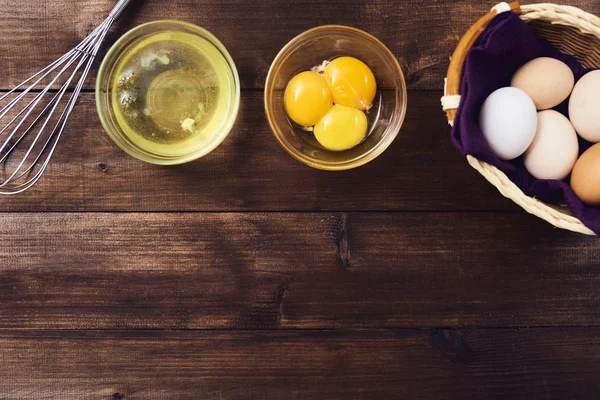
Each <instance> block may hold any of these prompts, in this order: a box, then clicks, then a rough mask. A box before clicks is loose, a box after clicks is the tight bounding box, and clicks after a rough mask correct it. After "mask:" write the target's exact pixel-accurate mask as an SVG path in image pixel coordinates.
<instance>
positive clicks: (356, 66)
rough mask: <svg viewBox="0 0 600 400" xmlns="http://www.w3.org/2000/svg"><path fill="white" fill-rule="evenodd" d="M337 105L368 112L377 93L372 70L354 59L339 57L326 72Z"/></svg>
mask: <svg viewBox="0 0 600 400" xmlns="http://www.w3.org/2000/svg"><path fill="white" fill-rule="evenodd" d="M324 75H325V79H326V80H327V83H328V84H329V87H330V89H331V92H332V94H333V101H334V102H335V104H339V105H342V106H348V107H355V108H358V109H360V110H368V109H369V108H370V107H371V104H373V99H375V93H376V92H377V82H376V81H375V75H373V72H372V71H371V69H370V68H369V67H368V66H367V65H366V64H365V63H364V62H362V61H360V60H358V59H356V58H354V57H339V58H336V59H335V60H333V61H332V62H330V63H329V64H328V65H327V67H325V71H324Z"/></svg>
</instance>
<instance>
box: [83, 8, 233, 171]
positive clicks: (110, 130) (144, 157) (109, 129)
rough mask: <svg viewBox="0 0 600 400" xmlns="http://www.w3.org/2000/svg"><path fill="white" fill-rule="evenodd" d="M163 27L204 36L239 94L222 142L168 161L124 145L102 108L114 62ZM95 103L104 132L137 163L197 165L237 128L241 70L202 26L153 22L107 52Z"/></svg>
mask: <svg viewBox="0 0 600 400" xmlns="http://www.w3.org/2000/svg"><path fill="white" fill-rule="evenodd" d="M163 25H171V26H179V27H183V28H188V29H190V30H191V31H193V33H195V34H197V35H200V36H202V37H203V38H204V39H205V40H207V41H208V42H209V43H210V44H212V45H213V46H215V48H216V49H217V50H218V51H219V52H220V53H221V54H222V56H223V57H224V58H225V61H226V62H227V64H228V66H229V68H230V70H231V74H232V75H233V84H234V86H235V88H234V89H235V93H234V96H233V98H232V99H231V101H232V109H231V111H230V117H229V120H228V121H227V123H226V124H225V125H223V126H222V129H221V131H220V132H222V134H221V136H220V137H219V138H218V140H215V141H214V142H213V143H212V144H211V145H210V146H207V147H205V148H203V149H202V150H201V151H192V152H190V153H187V154H185V155H182V156H176V157H164V158H163V157H162V156H159V155H156V154H152V153H150V152H147V151H145V150H142V149H141V148H140V147H139V146H135V145H133V144H131V143H129V142H124V141H123V139H122V138H121V137H119V136H120V135H118V134H117V133H116V132H115V131H114V130H115V127H114V126H113V125H114V124H113V123H111V122H110V121H109V119H110V118H109V114H110V112H109V110H108V109H106V110H105V109H104V107H103V106H102V101H103V99H102V94H101V93H102V92H103V91H105V89H106V88H105V87H104V85H103V84H102V83H103V81H104V79H102V78H103V77H104V75H105V74H108V72H109V69H111V68H110V67H112V66H114V62H115V61H116V60H117V58H116V56H117V54H118V53H120V52H121V51H123V49H124V48H125V45H126V44H127V42H128V41H130V40H131V39H132V37H133V36H135V34H136V33H137V32H139V31H141V30H144V29H146V28H148V27H151V26H159V27H160V26H163ZM165 30H166V29H160V28H159V29H158V30H156V31H155V32H152V34H156V33H158V32H161V31H165ZM95 101H96V110H97V113H98V117H99V118H100V122H101V124H102V127H103V128H104V131H105V132H106V134H107V135H108V136H109V137H110V138H111V140H112V141H113V142H114V143H115V145H117V147H119V148H120V149H121V150H123V151H124V152H126V153H127V154H129V155H130V156H132V157H135V158H136V159H138V160H140V161H143V162H147V163H150V164H156V165H179V164H185V163H188V162H191V161H194V160H197V159H199V158H202V157H204V156H206V155H207V154H209V153H211V152H212V151H213V150H215V149H216V148H217V147H219V146H220V145H221V143H223V141H224V140H225V139H226V138H227V137H228V136H229V134H230V133H231V130H232V129H233V126H234V125H235V122H236V120H237V117H238V114H239V110H240V101H241V84H240V78H239V73H238V70H237V66H236V64H235V61H234V60H233V57H232V56H231V54H230V53H229V51H228V50H227V48H226V47H225V45H224V44H223V43H222V42H221V41H220V40H219V39H218V38H217V37H216V36H215V35H214V34H213V33H211V32H210V31H208V30H207V29H205V28H203V27H201V26H198V25H196V24H193V23H191V22H187V21H181V20H175V19H161V20H155V21H149V22H146V23H143V24H140V25H138V26H135V27H133V28H131V29H130V30H128V31H127V32H125V33H124V34H123V35H122V36H121V37H120V38H119V39H117V40H116V41H115V43H114V44H113V45H112V46H111V47H110V49H109V50H108V51H107V53H106V55H105V56H104V58H103V60H102V62H101V64H100V67H99V69H98V74H97V76H96V88H95Z"/></svg>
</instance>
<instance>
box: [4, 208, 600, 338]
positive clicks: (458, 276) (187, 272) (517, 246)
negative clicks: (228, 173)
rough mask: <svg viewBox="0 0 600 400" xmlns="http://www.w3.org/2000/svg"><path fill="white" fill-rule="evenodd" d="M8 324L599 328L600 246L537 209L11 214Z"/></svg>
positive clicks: (6, 249)
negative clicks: (537, 215)
mask: <svg viewBox="0 0 600 400" xmlns="http://www.w3.org/2000/svg"><path fill="white" fill-rule="evenodd" d="M0 220H1V221H2V224H1V225H0V243H2V246H1V247H0V328H16V329H133V328H136V329H137V328H153V329H154V328H156V329H196V328H201V329H228V328H232V329H233V328H235V329H237V328H260V329H267V328H269V329H277V328H280V329H284V328H301V329H314V328H373V327H419V328H421V327H438V326H459V327H460V326H469V327H487V326H548V325H551V326H571V325H584V326H597V325H598V320H599V318H600V311H599V310H600V297H599V296H598V288H600V266H599V263H598V259H599V258H598V254H599V249H600V247H599V244H598V241H597V240H596V239H595V238H589V237H585V236H581V235H576V234H572V233H569V232H565V231H560V230H556V229H553V228H552V227H551V226H550V225H548V224H547V223H545V222H543V221H540V220H538V219H536V218H534V217H532V216H530V215H526V214H524V213H425V212H419V213H350V214H337V213H336V214H330V213H266V214H260V213H251V214H243V213H234V214H221V213H210V214H205V213H200V214H198V213H191V214H189V213H170V214H145V213H127V214H100V213H88V214H55V213H50V214H48V213H46V214H26V213H25V214H2V215H0Z"/></svg>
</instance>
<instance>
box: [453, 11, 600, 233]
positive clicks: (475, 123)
mask: <svg viewBox="0 0 600 400" xmlns="http://www.w3.org/2000/svg"><path fill="white" fill-rule="evenodd" d="M537 57H553V58H556V59H559V60H561V61H563V62H565V63H566V64H567V65H568V66H569V67H570V68H571V69H572V70H573V73H574V74H575V80H578V79H579V78H581V77H582V76H583V75H584V74H585V73H586V72H588V71H587V70H584V69H583V68H582V67H581V65H580V64H579V63H578V62H577V61H576V60H575V59H574V58H573V57H571V56H568V55H566V54H562V53H560V52H559V51H558V50H557V49H556V48H555V47H554V46H552V45H551V44H550V43H549V42H547V41H546V40H543V39H539V38H537V37H536V36H535V35H534V33H533V30H532V29H531V28H530V27H529V26H528V25H527V24H526V23H525V22H523V21H522V20H521V19H520V18H519V17H518V16H517V15H516V14H515V13H513V12H504V13H501V14H498V15H497V16H496V17H494V19H493V20H492V21H491V22H490V23H489V25H488V26H487V28H486V30H485V31H484V33H483V34H482V35H481V37H480V39H479V41H478V42H477V44H476V45H475V46H474V47H473V48H472V49H471V51H470V52H469V54H468V55H467V61H466V64H465V71H464V75H463V81H462V84H461V96H462V97H461V102H460V107H459V108H458V111H457V114H456V120H455V121H454V128H453V130H452V139H453V141H454V144H455V145H456V147H458V149H459V150H460V151H461V152H462V154H463V155H465V156H466V155H467V154H470V155H472V156H473V157H475V158H477V159H479V160H481V161H485V162H487V163H488V164H491V165H493V166H495V167H496V168H498V169H500V170H501V171H502V172H504V173H505V174H506V175H507V176H508V177H509V178H510V180H512V181H513V182H514V183H515V184H516V185H517V186H519V187H520V188H521V190H523V192H524V193H525V194H527V195H528V196H532V197H536V198H538V199H540V200H542V201H544V202H548V203H552V204H560V203H566V204H567V206H568V207H569V208H570V209H571V211H572V212H573V213H574V214H575V216H577V218H579V219H580V220H581V221H582V222H583V223H584V224H585V225H586V226H588V227H589V228H590V229H591V230H593V231H594V232H595V233H596V234H599V235H600V207H592V206H587V205H585V204H584V203H583V202H582V201H581V200H579V198H578V197H577V195H575V193H574V192H573V190H572V189H571V187H570V186H569V184H568V183H567V182H563V181H556V180H539V179H536V178H534V177H533V176H532V175H531V174H529V172H527V170H526V169H525V166H524V165H523V159H522V157H519V158H517V159H516V160H512V161H504V160H501V159H499V158H498V157H497V156H496V155H495V154H494V152H493V151H492V149H491V148H490V147H489V145H488V144H487V141H486V140H485V138H484V136H483V133H482V132H481V129H480V128H479V111H480V109H481V106H482V105H483V102H484V101H485V99H486V98H487V97H488V96H489V95H490V94H491V93H492V92H494V91H495V90H497V89H500V88H502V87H505V86H510V81H511V78H512V76H513V75H514V73H515V72H516V71H517V69H519V67H521V66H522V65H523V64H525V63H526V62H528V61H530V60H532V59H534V58H537ZM555 110H557V111H559V112H561V113H562V114H564V115H565V116H567V117H568V99H567V100H566V101H565V102H564V103H563V104H560V105H559V106H557V107H555ZM590 146H591V143H589V142H586V141H584V140H583V139H581V138H579V147H580V148H579V151H580V154H581V153H582V152H583V151H585V150H587V149H588V148H589V147H590Z"/></svg>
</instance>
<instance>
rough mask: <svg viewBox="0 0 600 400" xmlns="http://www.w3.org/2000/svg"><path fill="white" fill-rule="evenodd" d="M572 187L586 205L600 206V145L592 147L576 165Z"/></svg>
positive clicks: (572, 175) (572, 177)
mask: <svg viewBox="0 0 600 400" xmlns="http://www.w3.org/2000/svg"><path fill="white" fill-rule="evenodd" d="M571 187H572V188H573V191H574V192H575V194H576V195H577V196H579V198H580V199H581V200H582V201H583V202H584V203H587V204H589V205H594V206H600V143H598V144H595V145H593V146H592V147H590V148H589V149H588V150H587V151H586V152H585V153H583V154H582V155H581V157H579V160H577V162H576V163H575V167H574V168H573V173H572V174H571Z"/></svg>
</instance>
